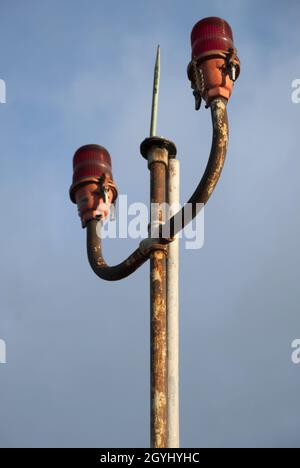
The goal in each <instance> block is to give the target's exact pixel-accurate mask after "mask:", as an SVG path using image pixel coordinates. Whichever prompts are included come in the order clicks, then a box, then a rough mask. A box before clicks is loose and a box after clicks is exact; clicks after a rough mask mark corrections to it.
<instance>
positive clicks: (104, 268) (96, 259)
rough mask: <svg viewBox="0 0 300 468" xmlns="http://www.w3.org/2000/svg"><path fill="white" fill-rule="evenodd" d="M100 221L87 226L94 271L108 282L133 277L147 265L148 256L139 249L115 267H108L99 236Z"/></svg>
mask: <svg viewBox="0 0 300 468" xmlns="http://www.w3.org/2000/svg"><path fill="white" fill-rule="evenodd" d="M97 225H98V221H96V220H92V221H89V223H88V224H87V253H88V259H89V262H90V265H91V267H92V269H93V271H94V272H95V273H96V275H98V276H99V277H100V278H102V279H104V280H107V281H116V280H121V279H123V278H126V276H129V275H131V273H133V272H134V271H135V270H136V269H137V268H139V267H140V266H141V265H143V263H145V262H146V261H147V260H148V258H149V254H148V255H144V254H143V253H142V251H141V250H140V249H139V248H138V249H136V250H135V251H134V252H133V253H132V254H131V255H130V256H129V257H128V258H127V259H126V260H124V261H123V262H122V263H119V264H118V265H115V266H108V265H107V264H106V262H105V260H104V258H103V255H102V245H101V238H99V237H98V234H97Z"/></svg>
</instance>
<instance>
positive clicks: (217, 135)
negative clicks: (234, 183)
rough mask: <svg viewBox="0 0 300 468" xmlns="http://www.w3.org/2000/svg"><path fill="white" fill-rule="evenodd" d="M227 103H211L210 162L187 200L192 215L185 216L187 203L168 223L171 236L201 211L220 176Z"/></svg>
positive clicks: (225, 135) (224, 148)
mask: <svg viewBox="0 0 300 468" xmlns="http://www.w3.org/2000/svg"><path fill="white" fill-rule="evenodd" d="M226 104H227V101H226V99H223V98H217V99H214V100H213V101H212V102H211V104H210V108H211V118H212V124H213V137H212V146H211V150H210V155H209V159H208V163H207V166H206V169H205V171H204V174H203V176H202V179H201V180H200V182H199V184H198V187H197V188H196V190H195V191H194V193H193V195H192V196H191V197H190V199H189V200H188V202H187V203H190V204H191V206H192V210H191V217H190V218H187V217H186V216H185V209H186V205H185V206H183V208H182V209H181V210H180V211H179V212H178V213H176V214H175V215H174V216H172V218H171V219H170V220H169V221H168V222H167V223H166V226H165V227H164V230H163V232H168V233H169V236H170V237H173V236H174V235H175V234H177V233H178V226H179V227H180V228H183V227H184V226H185V225H186V224H188V222H190V221H191V220H192V219H193V218H194V217H195V216H196V215H197V214H198V213H199V210H200V209H201V206H200V204H204V205H205V204H206V203H207V201H208V199H209V198H210V196H211V194H212V192H213V190H214V189H215V186H216V185H217V182H218V180H219V178H220V175H221V172H222V169H223V166H224V162H225V157H226V151H227V144H228V120H227V112H226ZM179 230H180V229H179Z"/></svg>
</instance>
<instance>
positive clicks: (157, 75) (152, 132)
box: [150, 45, 160, 137]
mask: <svg viewBox="0 0 300 468" xmlns="http://www.w3.org/2000/svg"><path fill="white" fill-rule="evenodd" d="M159 81H160V46H159V45H158V46H157V51H156V59H155V66H154V78H153V94H152V111H151V125H150V136H151V137H152V136H155V135H156V127H157V108H158V94H159Z"/></svg>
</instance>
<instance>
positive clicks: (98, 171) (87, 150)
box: [70, 145, 113, 201]
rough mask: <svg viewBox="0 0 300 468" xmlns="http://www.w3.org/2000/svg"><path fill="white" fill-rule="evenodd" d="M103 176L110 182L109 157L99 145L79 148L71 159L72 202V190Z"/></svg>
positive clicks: (71, 193)
mask: <svg viewBox="0 0 300 468" xmlns="http://www.w3.org/2000/svg"><path fill="white" fill-rule="evenodd" d="M102 176H105V177H107V178H109V179H110V180H112V178H113V177H112V167H111V157H110V154H109V152H108V151H107V150H106V149H105V148H104V147H103V146H100V145H85V146H82V147H81V148H79V149H78V150H77V151H76V153H75V155H74V158H73V183H72V186H71V189H70V196H71V199H72V200H73V201H75V200H74V190H75V189H76V188H77V187H78V186H79V185H81V184H82V183H84V182H86V181H91V180H96V179H99V177H102Z"/></svg>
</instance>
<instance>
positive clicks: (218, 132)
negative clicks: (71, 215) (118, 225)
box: [87, 98, 228, 281]
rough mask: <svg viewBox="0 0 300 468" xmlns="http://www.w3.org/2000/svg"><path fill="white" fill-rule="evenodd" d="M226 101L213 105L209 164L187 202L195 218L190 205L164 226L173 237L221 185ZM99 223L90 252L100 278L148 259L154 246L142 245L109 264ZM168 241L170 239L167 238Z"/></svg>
mask: <svg viewBox="0 0 300 468" xmlns="http://www.w3.org/2000/svg"><path fill="white" fill-rule="evenodd" d="M226 104H227V100H226V99H223V98H216V99H214V100H213V101H212V102H211V104H210V108H211V118H212V124H213V137H212V146H211V150H210V156H209V159H208V163H207V166H206V169H205V171H204V174H203V176H202V179H201V180H200V182H199V184H198V187H197V188H196V190H195V192H194V193H193V195H192V196H191V197H190V199H189V200H188V202H187V203H188V204H191V206H192V213H191V217H189V218H187V217H186V216H185V211H187V210H186V205H187V204H186V205H184V206H183V208H182V209H181V210H180V211H179V212H178V213H176V214H175V215H174V216H173V217H172V218H171V219H170V220H169V221H167V223H166V224H165V225H164V226H163V227H162V232H167V233H169V234H170V237H173V236H174V235H175V234H177V233H178V232H179V230H180V229H183V228H184V227H185V226H186V225H187V224H188V223H189V222H190V221H191V220H192V219H193V218H194V217H195V216H196V215H197V213H198V212H199V211H200V209H201V206H199V204H200V203H203V204H205V203H206V202H207V201H208V199H209V197H210V196H211V194H212V192H213V190H214V188H215V186H216V185H217V182H218V180H219V177H220V175H221V172H222V169H223V166H224V162H225V156H226V150H227V144H228V121H227V112H226ZM97 224H98V221H96V220H92V221H90V222H89V223H88V225H87V251H88V259H89V262H90V265H91V267H92V269H93V271H94V272H95V273H96V275H98V276H99V277H100V278H102V279H104V280H107V281H116V280H120V279H123V278H126V277H127V276H129V275H130V274H131V273H133V272H134V271H135V270H137V269H138V268H139V267H140V266H141V265H143V263H145V262H146V261H147V260H148V258H149V256H150V249H149V251H144V250H143V249H141V248H138V249H136V250H135V251H134V252H133V253H132V254H131V255H130V256H129V257H128V258H127V259H126V260H124V261H123V262H122V263H119V265H115V266H108V265H107V264H106V262H105V260H104V258H103V255H102V248H101V239H100V238H99V237H98V235H97ZM165 229H166V230H165ZM164 242H166V240H165V239H164Z"/></svg>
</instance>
